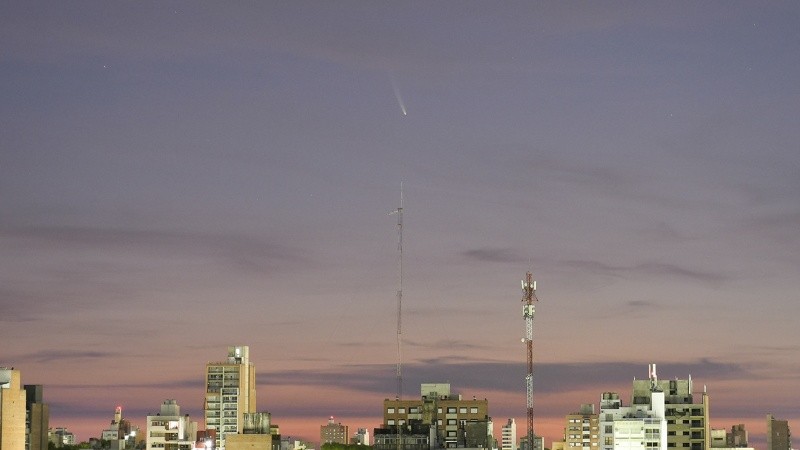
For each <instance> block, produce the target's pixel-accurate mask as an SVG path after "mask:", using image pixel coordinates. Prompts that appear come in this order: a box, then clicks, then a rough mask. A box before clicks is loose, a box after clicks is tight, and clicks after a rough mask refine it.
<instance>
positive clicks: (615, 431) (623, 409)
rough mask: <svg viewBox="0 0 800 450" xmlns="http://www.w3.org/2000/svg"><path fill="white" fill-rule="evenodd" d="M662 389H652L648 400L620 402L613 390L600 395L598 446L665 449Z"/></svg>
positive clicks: (627, 449) (616, 449)
mask: <svg viewBox="0 0 800 450" xmlns="http://www.w3.org/2000/svg"><path fill="white" fill-rule="evenodd" d="M665 409H666V408H665V404H664V393H663V392H659V391H658V390H657V389H655V388H654V389H653V390H652V391H651V392H650V396H649V401H648V402H646V403H645V402H640V403H635V404H633V405H631V406H623V405H622V401H621V400H620V398H619V394H617V393H616V392H605V393H603V395H602V396H601V398H600V415H599V420H598V425H599V430H600V446H601V447H602V450H667V421H666V419H665V417H664V416H665Z"/></svg>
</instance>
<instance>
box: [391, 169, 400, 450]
mask: <svg viewBox="0 0 800 450" xmlns="http://www.w3.org/2000/svg"><path fill="white" fill-rule="evenodd" d="M393 214H394V215H397V252H398V261H397V265H398V272H399V278H398V287H397V401H398V402H399V401H401V400H402V399H403V370H402V367H403V349H402V347H403V326H402V325H403V321H402V317H403V315H402V313H403V182H402V181H401V182H400V207H399V208H397V209H395V210H394V211H392V212H390V213H389V215H393ZM398 406H399V405H398ZM401 448H402V434H401V428H400V419H399V418H398V419H397V449H398V450H400V449H401Z"/></svg>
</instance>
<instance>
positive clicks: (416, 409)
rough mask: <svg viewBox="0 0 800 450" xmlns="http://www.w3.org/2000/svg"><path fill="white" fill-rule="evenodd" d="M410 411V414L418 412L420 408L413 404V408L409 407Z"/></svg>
mask: <svg viewBox="0 0 800 450" xmlns="http://www.w3.org/2000/svg"><path fill="white" fill-rule="evenodd" d="M408 412H409V414H418V413H419V408H417V407H416V406H412V407H411V408H408Z"/></svg>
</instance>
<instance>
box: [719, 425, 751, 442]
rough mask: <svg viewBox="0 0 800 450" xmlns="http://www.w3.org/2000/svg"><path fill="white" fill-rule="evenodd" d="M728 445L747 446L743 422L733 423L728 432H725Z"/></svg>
mask: <svg viewBox="0 0 800 450" xmlns="http://www.w3.org/2000/svg"><path fill="white" fill-rule="evenodd" d="M725 439H726V440H727V445H728V447H732V448H733V447H739V448H742V447H749V445H750V444H749V443H748V436H747V430H746V429H745V427H744V424H743V423H740V424H738V425H733V426H732V427H731V431H730V433H726V434H725Z"/></svg>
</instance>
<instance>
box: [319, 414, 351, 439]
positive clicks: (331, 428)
mask: <svg viewBox="0 0 800 450" xmlns="http://www.w3.org/2000/svg"><path fill="white" fill-rule="evenodd" d="M349 435H350V431H349V429H348V427H347V425H342V424H341V423H336V422H334V420H333V416H331V418H330V419H328V423H327V424H325V425H320V426H319V444H320V445H322V444H345V445H347V444H348V442H347V439H348V437H349Z"/></svg>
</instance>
